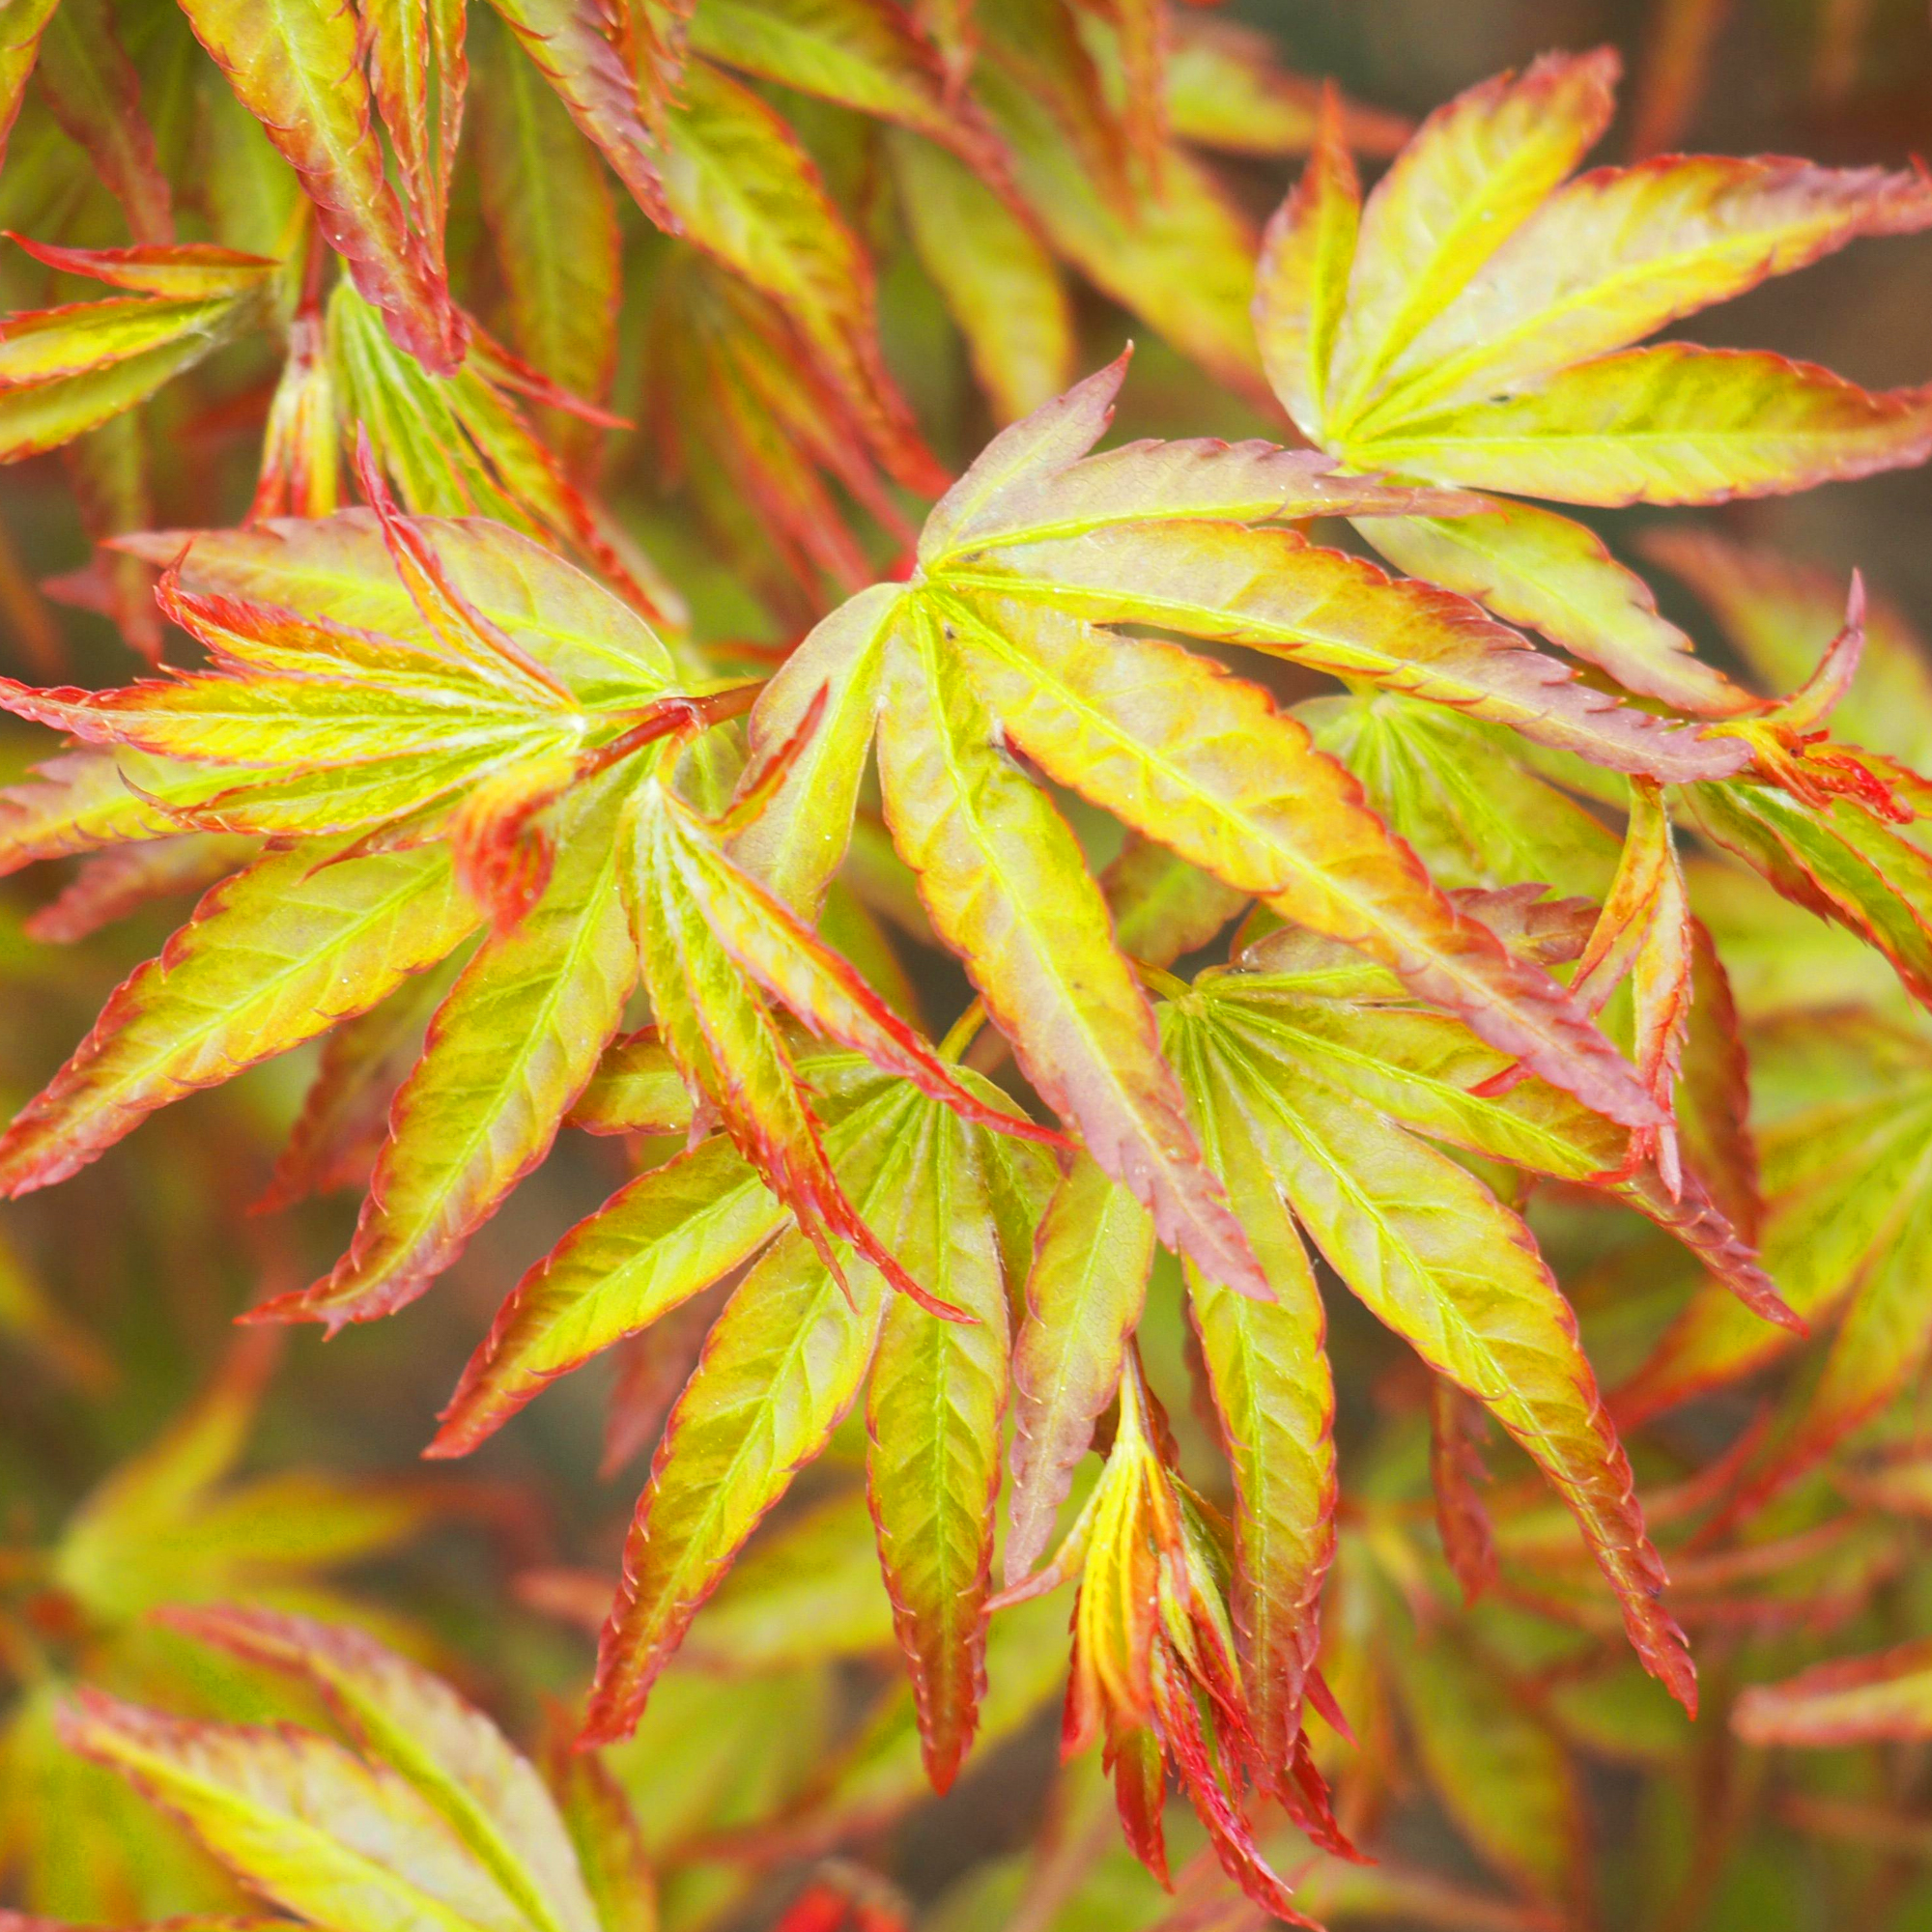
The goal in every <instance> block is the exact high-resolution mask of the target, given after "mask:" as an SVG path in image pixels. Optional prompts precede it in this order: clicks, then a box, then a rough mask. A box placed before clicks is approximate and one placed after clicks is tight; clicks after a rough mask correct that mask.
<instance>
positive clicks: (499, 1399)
mask: <svg viewBox="0 0 1932 1932" xmlns="http://www.w3.org/2000/svg"><path fill="white" fill-rule="evenodd" d="M838 1060H839V1062H840V1063H842V1064H841V1065H839V1066H838V1069H837V1078H836V1079H828V1078H827V1075H828V1073H830V1072H831V1071H832V1069H831V1068H830V1067H829V1066H828V1065H826V1064H825V1063H819V1064H816V1065H814V1063H812V1062H810V1061H808V1062H807V1063H806V1065H807V1067H808V1068H809V1069H810V1070H811V1071H812V1072H813V1073H814V1074H816V1075H817V1076H818V1077H819V1079H820V1083H821V1086H822V1087H824V1088H825V1089H826V1092H825V1093H823V1094H821V1096H820V1097H819V1099H818V1101H817V1103H816V1104H817V1107H818V1109H819V1111H820V1113H821V1115H822V1117H823V1118H824V1119H825V1121H826V1127H825V1140H826V1149H827V1152H828V1153H829V1155H830V1156H831V1158H832V1159H833V1160H834V1161H835V1162H837V1163H838V1164H839V1165H840V1166H841V1167H848V1166H849V1164H850V1163H851V1162H853V1161H854V1160H855V1159H856V1160H859V1161H860V1162H862V1163H863V1160H864V1158H865V1157H866V1154H865V1151H866V1147H867V1141H868V1139H869V1138H870V1137H871V1135H872V1134H873V1133H874V1132H881V1131H883V1130H884V1126H885V1125H886V1124H887V1123H888V1122H889V1121H890V1119H891V1118H893V1117H894V1110H895V1108H896V1106H897V1104H898V1101H899V1099H900V1098H902V1091H901V1090H900V1089H899V1088H898V1087H896V1086H895V1085H893V1084H889V1083H886V1082H884V1081H882V1080H881V1079H880V1077H879V1076H878V1075H877V1074H875V1073H874V1072H873V1071H872V1069H871V1068H870V1067H869V1066H867V1065H866V1063H865V1062H863V1061H857V1060H854V1059H852V1058H851V1057H850V1056H843V1055H841V1056H838ZM851 1171H861V1170H860V1169H852V1170H851ZM784 1224H785V1208H784V1206H783V1204H782V1203H781V1202H780V1201H779V1200H778V1199H777V1198H776V1197H775V1196H774V1195H773V1193H772V1191H771V1189H770V1188H769V1187H767V1186H766V1185H765V1184H764V1182H763V1181H762V1180H760V1179H759V1178H758V1175H757V1173H756V1171H755V1170H754V1169H753V1167H752V1166H751V1165H750V1163H749V1162H747V1161H746V1160H745V1158H744V1156H743V1155H741V1154H740V1153H739V1152H738V1151H736V1149H734V1148H733V1147H732V1146H731V1144H730V1142H729V1140H728V1139H726V1138H725V1135H723V1134H716V1135H713V1136H712V1137H711V1138H710V1139H708V1140H705V1141H702V1142H700V1143H699V1144H698V1145H697V1146H696V1147H695V1148H692V1149H690V1150H689V1151H686V1152H684V1153H681V1154H679V1155H678V1156H677V1157H676V1158H675V1159H672V1160H668V1161H667V1162H666V1163H665V1164H664V1165H663V1166H662V1167H657V1168H653V1169H651V1170H650V1171H649V1172H648V1173H646V1174H642V1175H639V1178H638V1179H636V1180H634V1181H632V1182H631V1183H630V1184H629V1185H628V1186H626V1187H623V1188H621V1189H619V1190H618V1192H617V1193H615V1194H613V1195H612V1196H611V1199H610V1200H609V1201H607V1202H606V1203H605V1204H604V1206H603V1207H602V1208H599V1209H598V1210H597V1212H596V1213H594V1214H591V1215H589V1216H588V1217H587V1218H585V1219H584V1220H582V1221H580V1222H579V1223H578V1224H577V1226H576V1227H574V1228H573V1229H572V1230H571V1231H570V1232H569V1233H568V1234H567V1235H565V1236H564V1237H563V1239H562V1240H560V1241H559V1242H558V1243H557V1245H556V1246H555V1247H554V1249H553V1250H552V1251H551V1253H550V1254H549V1255H548V1256H546V1257H545V1259H544V1260H543V1261H541V1262H539V1263H538V1264H536V1266H535V1267H533V1268H531V1269H530V1271H529V1272H528V1273H527V1274H526V1275H525V1277H524V1279H523V1280H522V1281H521V1282H519V1283H518V1284H517V1287H516V1290H515V1292H514V1293H512V1294H511V1295H510V1297H509V1299H508V1300H507V1301H505V1302H504V1304H503V1306H502V1308H501V1309H500V1310H499V1311H498V1312H497V1320H496V1321H495V1322H494V1323H493V1324H492V1326H491V1330H490V1333H489V1335H488V1336H487V1337H486V1338H485V1340H484V1341H483V1343H482V1344H481V1346H480V1347H479V1348H478V1349H477V1350H476V1352H475V1353H474V1354H473V1355H472V1356H471V1357H470V1359H469V1363H468V1364H467V1365H466V1366H465V1368H464V1371H463V1378H462V1380H461V1381H460V1382H459V1383H458V1385H457V1388H456V1392H455V1394H454V1395H452V1396H451V1398H450V1400H449V1403H448V1406H446V1407H445V1408H444V1410H443V1412H442V1428H441V1429H440V1431H439V1432H438V1435H437V1438H436V1441H435V1443H434V1444H433V1445H432V1447H431V1451H430V1453H431V1454H432V1455H435V1456H460V1455H465V1454H467V1453H468V1452H469V1450H471V1449H473V1448H474V1447H475V1446H476V1445H477V1443H479V1442H481V1441H482V1440H483V1439H484V1438H485V1437H486V1436H487V1435H491V1434H493V1433H494V1432H495V1431H496V1430H497V1429H499V1428H501V1427H502V1425H503V1424H504V1423H505V1422H506V1421H508V1420H509V1418H510V1417H511V1416H512V1415H514V1414H515V1413H516V1412H517V1410H518V1409H520V1408H522V1407H523V1406H524V1405H525V1404H526V1403H527V1402H528V1401H530V1400H531V1398H532V1397H534V1396H535V1395H537V1394H538V1393H539V1392H540V1391H541V1390H542V1389H544V1388H545V1387H547V1386H548V1385H549V1384H550V1383H551V1382H552V1381H554V1380H555V1378H557V1377H558V1376H561V1375H567V1374H568V1373H569V1372H570V1371H571V1370H572V1369H574V1368H577V1367H578V1366H579V1365H580V1364H582V1362H585V1361H587V1360H588V1359H589V1358H590V1356H592V1355H593V1354H595V1353H597V1352H598V1351H599V1350H603V1349H608V1348H610V1347H611V1345H612V1344H614V1343H616V1342H619V1341H621V1340H623V1339H624V1338H625V1337H626V1336H629V1335H634V1334H637V1333H639V1331H641V1330H643V1329H645V1328H647V1327H648V1326H649V1325H650V1324H651V1323H652V1322H653V1321H657V1320H658V1319H659V1318H660V1317H662V1316H664V1315H666V1314H668V1312H669V1311H671V1310H672V1309H674V1308H678V1307H680V1306H682V1305H683V1304H684V1303H686V1302H688V1301H689V1300H691V1299H692V1297H693V1296H695V1295H697V1294H699V1293H703V1292H704V1291H705V1290H706V1289H708V1288H710V1287H711V1286H712V1285H713V1284H714V1283H716V1282H719V1281H722V1280H723V1279H725V1276H727V1275H729V1274H730V1273H731V1271H732V1270H733V1269H734V1268H737V1267H739V1266H741V1265H742V1264H744V1263H746V1262H747V1261H749V1260H751V1259H752V1257H753V1256H754V1255H756V1254H757V1253H758V1251H759V1250H760V1249H761V1248H763V1247H764V1246H765V1244H766V1243H767V1242H768V1241H770V1240H771V1238H772V1237H773V1236H774V1235H776V1234H777V1233H779V1231H780V1230H781V1228H783V1226H784Z"/></svg>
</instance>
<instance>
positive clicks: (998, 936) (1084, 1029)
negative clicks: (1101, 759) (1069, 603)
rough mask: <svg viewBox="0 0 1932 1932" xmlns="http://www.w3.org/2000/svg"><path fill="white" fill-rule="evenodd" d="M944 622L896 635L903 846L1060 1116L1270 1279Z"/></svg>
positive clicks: (1204, 1236)
mask: <svg viewBox="0 0 1932 1932" xmlns="http://www.w3.org/2000/svg"><path fill="white" fill-rule="evenodd" d="M938 628H939V627H938V622H937V620H936V619H934V618H932V617H930V616H927V615H925V614H924V613H921V617H920V621H919V623H918V625H917V628H916V630H915V631H914V633H913V635H912V637H910V638H904V637H897V636H895V639H894V650H893V657H892V661H891V666H890V668H889V670H888V673H887V675H888V680H889V682H888V688H887V696H886V701H885V703H884V706H883V708H882V710H881V714H880V725H879V764H880V775H881V780H882V782H883V786H884V794H885V804H886V815H887V819H888V822H889V823H890V825H891V826H892V829H893V840H894V843H895V845H896V846H897V847H898V849H899V851H900V852H901V853H902V854H903V855H904V856H905V858H906V859H907V861H908V863H909V864H910V865H911V866H912V867H913V869H914V871H915V872H916V873H917V874H918V875H919V882H920V894H921V896H922V897H923V900H924V901H925V904H926V908H927V910H928V912H929V913H930V914H931V917H932V921H933V924H934V926H935V928H936V929H937V930H938V932H939V934H940V936H941V937H942V938H943V939H945V940H946V942H947V943H948V944H949V945H951V946H952V947H953V948H954V949H955V950H956V951H958V952H960V953H961V954H962V956H963V957H964V958H965V960H966V961H967V963H968V969H969V971H970V972H971V973H972V975H973V977H974V980H975V983H976V984H977V985H978V986H979V988H980V993H981V995H982V996H983V997H984V999H985V1001H986V1006H987V1010H988V1011H989V1012H990V1013H991V1014H992V1015H993V1017H994V1019H995V1020H996V1021H997V1022H998V1023H999V1025H1000V1027H1001V1029H1002V1031H1004V1032H1006V1033H1007V1034H1008V1036H1009V1037H1010V1038H1011V1039H1012V1040H1013V1042H1014V1046H1015V1051H1016V1052H1017V1054H1018V1057H1019V1060H1020V1064H1021V1065H1022V1066H1023V1067H1025V1069H1026V1071H1027V1074H1028V1077H1029V1078H1030V1079H1031V1080H1032V1081H1033V1083H1034V1085H1035V1086H1036V1087H1037V1088H1038V1089H1039V1091H1040V1094H1042V1096H1043V1097H1044V1098H1045V1099H1046V1100H1047V1102H1048V1104H1049V1105H1051V1106H1052V1107H1053V1108H1054V1110H1055V1111H1056V1112H1058V1113H1062V1114H1064V1115H1065V1116H1066V1117H1068V1118H1070V1119H1071V1120H1073V1121H1074V1122H1077V1123H1078V1125H1079V1127H1080V1130H1081V1134H1082V1137H1083V1138H1084V1140H1085V1141H1086V1144H1087V1148H1088V1151H1090V1152H1091V1153H1092V1154H1093V1156H1094V1159H1095V1160H1096V1161H1097V1162H1098V1163H1099V1165H1100V1166H1101V1168H1102V1169H1104V1170H1105V1171H1106V1172H1108V1173H1109V1174H1111V1175H1113V1176H1114V1178H1115V1179H1119V1180H1121V1181H1122V1182H1123V1183H1124V1184H1125V1185H1126V1186H1127V1188H1128V1189H1129V1190H1130V1191H1131V1192H1132V1193H1133V1194H1134V1195H1135V1196H1136V1197H1137V1198H1138V1199H1140V1200H1141V1201H1142V1202H1143V1203H1144V1204H1145V1205H1146V1206H1147V1207H1148V1208H1150V1210H1151V1212H1152V1215H1153V1219H1154V1227H1155V1230H1156V1232H1157V1233H1158V1234H1159V1235H1160V1236H1161V1238H1162V1239H1163V1240H1166V1241H1169V1242H1170V1243H1171V1244H1172V1245H1174V1246H1176V1247H1178V1248H1179V1249H1181V1250H1182V1251H1183V1252H1186V1253H1189V1254H1191V1255H1193V1256H1194V1257H1195V1259H1196V1260H1197V1261H1199V1263H1200V1264H1201V1266H1202V1269H1203V1271H1204V1272H1205V1273H1207V1274H1208V1275H1209V1276H1210V1277H1211V1278H1212V1279H1214V1280H1216V1281H1228V1282H1231V1283H1233V1284H1234V1285H1236V1286H1237V1287H1244V1288H1250V1289H1253V1288H1255V1287H1257V1285H1258V1281H1259V1277H1258V1275H1257V1273H1256V1270H1255V1267H1254V1264H1253V1261H1252V1259H1251V1258H1250V1257H1249V1256H1248V1254H1247V1252H1246V1244H1245V1242H1244V1241H1243V1240H1242V1238H1241V1236H1240V1232H1239V1230H1238V1229H1237V1228H1236V1226H1235V1224H1234V1221H1233V1220H1232V1218H1231V1217H1230V1216H1229V1214H1228V1210H1227V1208H1226V1206H1225V1205H1224V1203H1223V1202H1222V1200H1221V1198H1220V1192H1219V1189H1218V1188H1217V1187H1216V1186H1215V1185H1214V1184H1213V1182H1212V1181H1211V1180H1209V1179H1208V1177H1207V1176H1206V1174H1205V1173H1204V1172H1203V1170H1202V1169H1201V1166H1200V1163H1199V1160H1198V1157H1197V1155H1196V1152H1195V1149H1194V1139H1193V1134H1192V1132H1191V1131H1190V1130H1189V1128H1188V1126H1187V1123H1186V1120H1185V1118H1184V1115H1183V1113H1182V1109H1181V1103H1180V1094H1179V1088H1178V1087H1177V1086H1176V1084H1175V1081H1174V1076H1173V1074H1172V1073H1171V1072H1170V1071H1169V1070H1168V1068H1167V1067H1166V1065H1164V1064H1163V1063H1162V1061H1161V1059H1160V1056H1159V1051H1158V1046H1157V1043H1156V1040H1155V1036H1154V1026H1153V1016H1152V1014H1151V1011H1150V1010H1149V1009H1148V1005H1147V1001H1146V999H1145V998H1144V997H1143V995H1142V994H1141V991H1140V989H1139V987H1138V986H1136V985H1135V983H1134V980H1133V976H1132V973H1131V971H1130V969H1129V968H1128V966H1127V964H1126V962H1125V961H1124V960H1123V959H1122V957H1121V955H1120V953H1119V952H1118V951H1117V950H1116V949H1115V947H1114V944H1113V939H1112V935H1111V933H1110V932H1109V930H1108V925H1107V916H1106V907H1105V904H1104V901H1102V899H1101V897H1100V894H1099V889H1098V888H1097V887H1096V886H1095V885H1094V882H1093V880H1092V878H1091V877H1090V876H1089V875H1088V873H1087V870H1086V867H1085V865H1084V863H1083V861H1082V859H1081V857H1080V853H1079V849H1078V847H1077V845H1076V844H1075V842H1074V840H1073V836H1072V834H1071V832H1070V831H1069V830H1068V829H1067V827H1066V824H1065V820H1064V819H1062V818H1061V817H1060V815H1059V814H1058V813H1057V812H1056V811H1055V810H1054V809H1053V807H1052V805H1051V804H1050V803H1049V802H1048V801H1047V800H1046V799H1045V798H1044V797H1043V796H1042V795H1041V794H1040V793H1039V791H1038V790H1037V788H1036V787H1035V786H1034V785H1033V784H1032V783H1030V782H1029V781H1027V780H1025V779H1024V778H1022V777H1021V776H1020V775H1019V773H1018V772H1017V771H1015V770H1014V769H1013V767H1012V766H1011V765H1010V764H1009V762H1008V761H1007V760H1006V759H1005V757H1004V756H1003V755H1002V754H1001V753H1000V752H999V751H998V750H997V749H996V743H995V735H994V727H993V725H992V721H991V718H990V716H989V715H988V712H987V710H986V707H985V705H984V702H983V700H982V699H981V698H980V696H979V694H978V693H977V692H976V691H975V690H974V689H973V687H972V686H971V685H970V684H969V683H968V682H967V681H966V679H965V678H964V677H963V676H961V675H960V674H959V672H958V671H957V669H955V668H953V666H952V664H951V663H950V662H949V655H950V654H949V653H948V651H947V648H946V645H945V642H944V640H943V639H941V638H940V637H939V635H938Z"/></svg>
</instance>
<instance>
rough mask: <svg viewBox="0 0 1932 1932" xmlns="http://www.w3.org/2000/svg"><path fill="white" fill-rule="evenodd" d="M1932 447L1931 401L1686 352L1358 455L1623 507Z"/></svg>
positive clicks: (1917, 455)
mask: <svg viewBox="0 0 1932 1932" xmlns="http://www.w3.org/2000/svg"><path fill="white" fill-rule="evenodd" d="M1928 450H1932V390H1927V389H1883V390H1876V391H1874V390H1868V389H1861V388H1860V387H1859V386H1858V384H1856V383H1848V382H1846V381H1845V379H1844V378H1843V377H1842V376H1834V375H1833V374H1832V372H1831V371H1830V370H1829V369H1821V368H1819V367H1818V365H1817V364H1816V363H1814V362H1797V361H1793V360H1792V359H1790V358H1789V357H1788V356H1783V355H1771V354H1769V353H1768V352H1766V351H1762V350H1745V349H1699V348H1697V347H1695V346H1694V345H1692V344H1690V343H1687V342H1665V343H1661V344H1658V345H1657V346H1655V347H1652V348H1649V349H1627V350H1624V351H1622V352H1621V353H1620V354H1617V355H1603V356H1599V357H1597V358H1596V359H1595V360H1594V361H1589V362H1579V363H1577V364H1576V365H1574V366H1573V367H1571V368H1568V369H1564V370H1562V371H1560V372H1559V373H1558V374H1556V375H1554V376H1552V377H1550V378H1549V380H1548V382H1546V383H1543V384H1539V385H1538V386H1537V388H1536V389H1535V390H1534V391H1532V392H1531V393H1529V394H1527V395H1523V396H1519V397H1515V398H1512V399H1509V400H1505V401H1502V402H1494V403H1474V404H1469V405H1466V406H1464V407H1463V408H1461V409H1453V410H1445V411H1443V412H1440V413H1438V414H1435V415H1430V416H1418V417H1415V418H1413V419H1412V420H1408V421H1405V422H1404V423H1402V424H1401V425H1400V426H1397V427H1393V428H1391V429H1390V430H1388V431H1387V432H1386V433H1385V434H1383V435H1380V436H1378V437H1377V438H1375V439H1374V440H1364V441H1362V442H1361V443H1359V444H1351V445H1350V453H1351V455H1352V456H1354V457H1356V458H1357V459H1358V460H1360V461H1361V462H1364V463H1367V464H1373V465H1386V466H1387V467H1388V468H1390V469H1399V470H1403V471H1406V472H1407V473H1410V474H1413V475H1416V476H1421V477H1426V478H1427V479H1428V480H1429V481H1431V482H1434V483H1450V484H1466V485H1469V486H1471V487H1473V488H1475V489H1479V490H1504V491H1513V492H1515V493H1516V494H1517V495H1519V496H1526V497H1551V498H1553V499H1554V500H1555V501H1557V502H1559V503H1600V504H1609V505H1614V504H1622V503H1727V502H1729V501H1730V500H1731V499H1732V498H1733V497H1764V496H1780V495H1784V494H1786V493H1788V492H1790V491H1793V490H1808V489H1810V488H1812V487H1813V486H1814V485H1815V484H1819V483H1829V482H1836V481H1842V480H1843V479H1845V478H1848V477H1854V476H1868V475H1870V474H1871V473H1872V472H1873V471H1874V470H1881V469H1902V468H1907V467H1909V466H1911V465H1913V464H1917V463H1919V462H1922V461H1923V460H1924V458H1925V454H1926V452H1927V451H1928Z"/></svg>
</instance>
